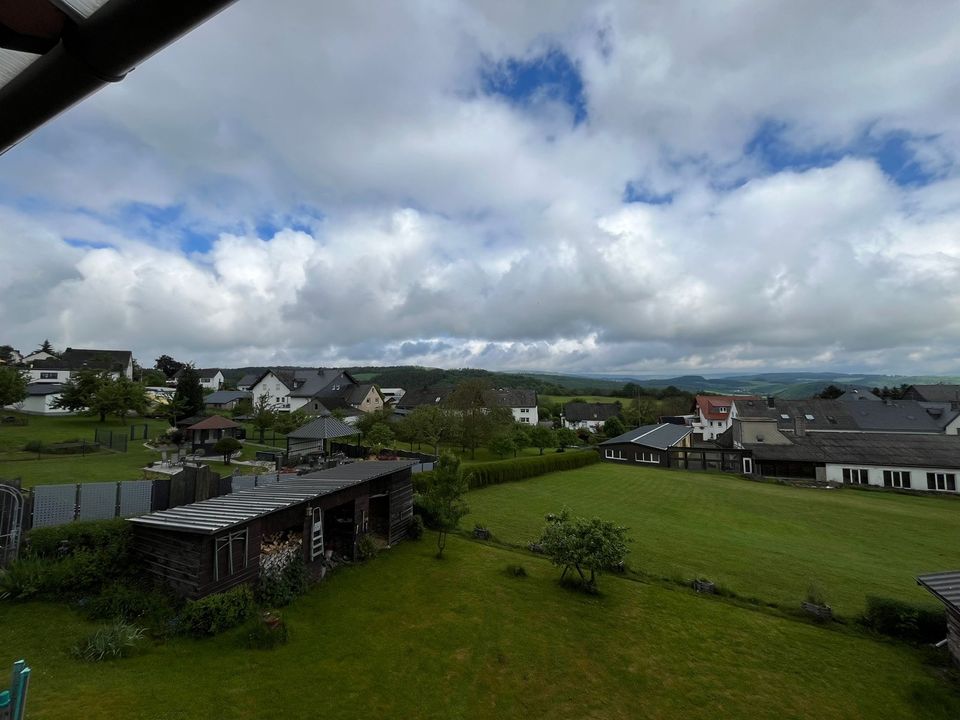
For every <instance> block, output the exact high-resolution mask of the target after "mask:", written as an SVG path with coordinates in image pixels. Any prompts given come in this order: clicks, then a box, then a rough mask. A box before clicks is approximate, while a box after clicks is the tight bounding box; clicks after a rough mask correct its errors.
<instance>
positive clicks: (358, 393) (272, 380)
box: [250, 368, 383, 417]
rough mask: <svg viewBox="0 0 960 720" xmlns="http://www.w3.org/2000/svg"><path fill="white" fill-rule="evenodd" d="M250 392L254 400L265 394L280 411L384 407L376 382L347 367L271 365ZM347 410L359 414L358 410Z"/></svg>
mask: <svg viewBox="0 0 960 720" xmlns="http://www.w3.org/2000/svg"><path fill="white" fill-rule="evenodd" d="M250 393H251V396H252V397H253V402H254V403H256V402H257V401H258V399H259V398H260V397H263V396H266V398H267V401H268V403H269V405H270V407H271V408H272V409H273V410H276V411H277V412H296V411H297V410H303V411H304V412H306V413H307V414H310V415H328V414H330V413H331V412H333V411H334V410H335V409H338V408H339V409H341V410H344V409H349V410H350V411H360V412H362V413H371V412H377V411H378V410H382V409H383V397H382V396H381V395H380V393H379V391H378V390H377V388H376V386H375V385H373V384H370V383H359V382H357V380H356V379H355V378H354V377H353V376H352V375H351V374H350V373H348V372H347V371H345V370H338V369H332V368H320V369H317V370H314V369H302V370H301V369H295V370H285V369H282V368H270V369H268V370H265V371H264V372H263V373H261V374H260V376H259V377H258V378H257V380H256V382H254V384H253V385H252V386H251V390H250ZM347 414H348V415H349V416H354V417H356V416H357V413H356V412H348V413H347Z"/></svg>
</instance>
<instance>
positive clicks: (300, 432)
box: [287, 416, 360, 456]
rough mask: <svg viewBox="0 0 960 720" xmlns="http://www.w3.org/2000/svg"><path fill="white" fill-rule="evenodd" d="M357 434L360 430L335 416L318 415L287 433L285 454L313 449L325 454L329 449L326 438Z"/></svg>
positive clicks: (300, 453) (297, 453)
mask: <svg viewBox="0 0 960 720" xmlns="http://www.w3.org/2000/svg"><path fill="white" fill-rule="evenodd" d="M359 434H360V431H359V430H357V429H356V428H355V427H351V426H350V425H347V424H346V423H345V422H342V421H340V420H337V419H336V418H335V417H331V416H327V417H318V418H317V419H315V420H311V421H310V422H308V423H307V424H306V425H304V426H303V427H300V428H297V429H296V430H294V431H293V432H292V433H289V434H288V435H287V455H288V456H289V455H303V454H304V453H308V452H315V451H319V452H321V453H323V454H324V455H326V454H327V453H328V452H329V450H330V447H329V444H328V443H327V441H328V440H332V439H333V438H341V437H350V436H351V435H359Z"/></svg>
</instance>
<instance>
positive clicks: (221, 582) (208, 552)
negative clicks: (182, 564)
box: [197, 518, 263, 597]
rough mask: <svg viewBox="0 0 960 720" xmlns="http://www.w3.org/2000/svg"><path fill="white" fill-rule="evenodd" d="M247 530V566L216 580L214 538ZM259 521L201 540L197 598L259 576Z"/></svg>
mask: <svg viewBox="0 0 960 720" xmlns="http://www.w3.org/2000/svg"><path fill="white" fill-rule="evenodd" d="M244 528H246V530H247V566H246V567H245V568H243V569H242V570H240V571H239V572H235V573H234V574H233V575H229V576H227V577H221V578H220V579H217V577H216V573H215V571H214V564H215V563H216V552H215V550H216V538H218V537H221V536H223V535H228V534H231V533H235V532H238V531H240V530H243V529H244ZM262 535H263V533H262V531H261V519H260V518H257V519H256V520H251V521H250V522H249V523H247V524H246V525H240V526H238V527H234V528H230V529H229V530H224V531H223V532H220V533H217V534H216V535H207V536H204V538H203V547H202V549H201V557H200V574H199V579H198V583H197V593H198V596H199V597H203V596H205V595H210V594H212V593H218V592H223V591H224V590H229V589H230V588H232V587H236V586H237V585H241V584H243V583H247V582H253V581H255V580H256V579H257V578H258V577H259V576H260V543H261V540H262Z"/></svg>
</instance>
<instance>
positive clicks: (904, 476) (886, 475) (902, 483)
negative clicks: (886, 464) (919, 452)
mask: <svg viewBox="0 0 960 720" xmlns="http://www.w3.org/2000/svg"><path fill="white" fill-rule="evenodd" d="M883 485H884V487H894V488H909V487H910V471H909V470H884V471H883Z"/></svg>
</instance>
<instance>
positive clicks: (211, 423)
mask: <svg viewBox="0 0 960 720" xmlns="http://www.w3.org/2000/svg"><path fill="white" fill-rule="evenodd" d="M238 427H240V425H238V424H237V423H235V422H234V421H233V420H231V419H229V418H225V417H224V416H223V415H211V416H210V417H208V418H204V419H203V420H201V421H200V422H198V423H195V424H193V425H191V426H190V427H188V428H187V430H223V429H225V428H238Z"/></svg>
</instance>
